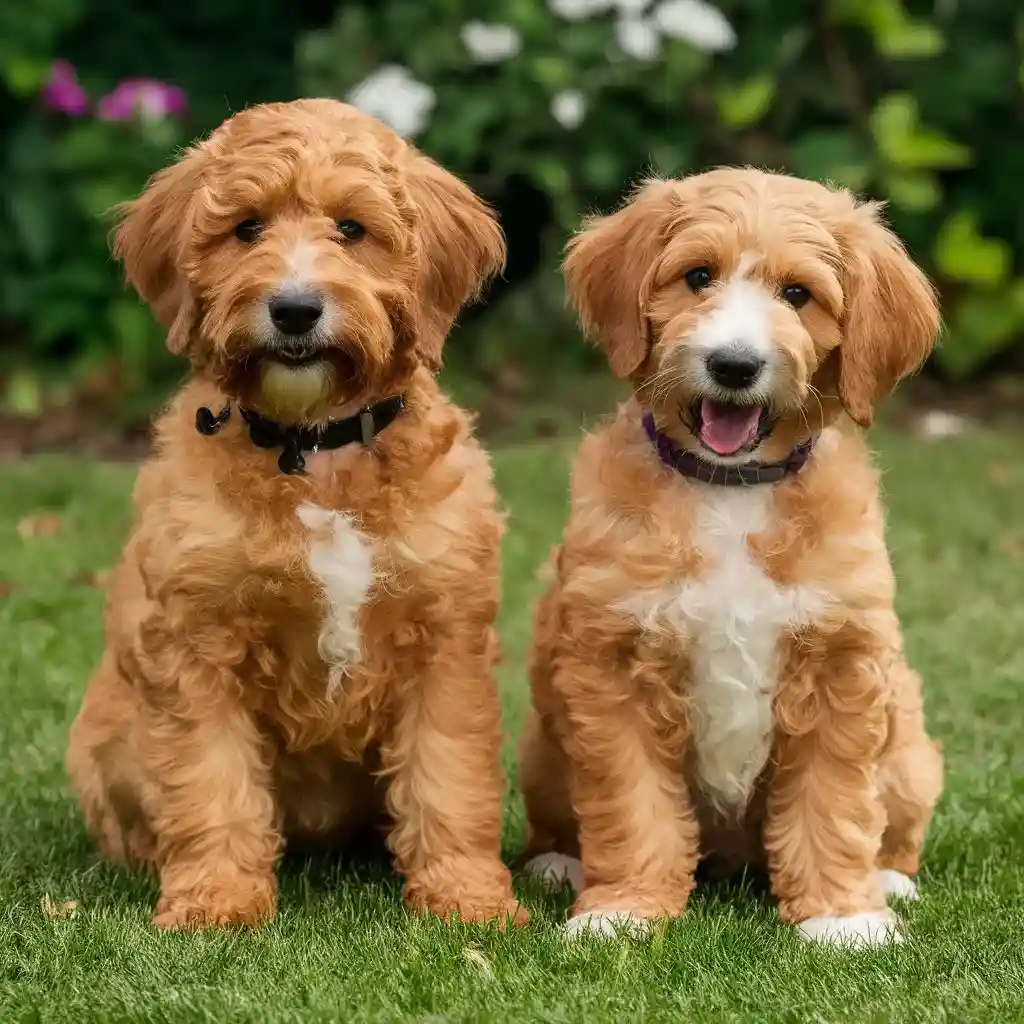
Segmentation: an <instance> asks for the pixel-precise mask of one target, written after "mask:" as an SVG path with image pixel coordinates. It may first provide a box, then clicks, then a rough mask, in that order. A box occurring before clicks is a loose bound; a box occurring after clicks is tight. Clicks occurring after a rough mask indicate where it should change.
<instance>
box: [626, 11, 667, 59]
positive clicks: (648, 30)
mask: <svg viewBox="0 0 1024 1024" xmlns="http://www.w3.org/2000/svg"><path fill="white" fill-rule="evenodd" d="M615 42H616V43H618V44H619V49H620V50H621V51H622V52H623V53H624V54H625V55H626V56H627V57H633V58H635V59H636V60H645V61H646V60H654V58H655V57H657V56H658V54H659V53H660V52H661V36H659V35H658V30H657V29H656V28H655V27H654V25H653V24H652V23H651V22H650V21H648V20H646V19H644V18H635V17H626V16H624V17H621V18H619V20H618V21H616V22H615Z"/></svg>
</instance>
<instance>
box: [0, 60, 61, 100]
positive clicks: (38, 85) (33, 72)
mask: <svg viewBox="0 0 1024 1024" xmlns="http://www.w3.org/2000/svg"><path fill="white" fill-rule="evenodd" d="M49 77H50V62H49V60H44V59H42V58H40V57H33V56H29V55H28V54H24V53H10V54H7V55H5V56H4V57H3V59H2V60H0V78H2V79H3V80H4V82H6V84H7V87H8V88H9V89H10V90H11V92H12V93H14V95H15V96H35V95H36V94H37V93H38V92H39V91H40V90H41V89H42V88H43V86H44V85H45V84H46V80H47V79H48V78H49Z"/></svg>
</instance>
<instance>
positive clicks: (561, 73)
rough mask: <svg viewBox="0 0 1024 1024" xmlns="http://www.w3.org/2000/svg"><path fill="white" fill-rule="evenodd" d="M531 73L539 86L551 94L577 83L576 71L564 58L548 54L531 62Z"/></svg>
mask: <svg viewBox="0 0 1024 1024" xmlns="http://www.w3.org/2000/svg"><path fill="white" fill-rule="evenodd" d="M530 71H531V73H532V74H533V77H534V79H535V80H536V81H537V83H538V84H539V85H542V86H543V87H544V88H545V89H547V90H548V91H549V92H558V91H559V90H560V89H567V88H568V87H569V86H571V85H573V84H575V83H576V81H577V74H576V69H575V68H574V67H573V65H572V64H571V63H570V62H569V61H567V60H566V59H565V58H564V57H556V56H554V55H552V54H547V55H545V56H542V57H534V59H533V60H532V61H530Z"/></svg>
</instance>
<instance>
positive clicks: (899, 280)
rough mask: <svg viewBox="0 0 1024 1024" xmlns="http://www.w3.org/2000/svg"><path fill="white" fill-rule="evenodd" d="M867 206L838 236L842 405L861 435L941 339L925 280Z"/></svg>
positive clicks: (876, 209)
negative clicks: (882, 404) (842, 303)
mask: <svg viewBox="0 0 1024 1024" xmlns="http://www.w3.org/2000/svg"><path fill="white" fill-rule="evenodd" d="M880 212H881V206H880V204H878V203H864V204H862V205H861V206H858V207H857V209H856V210H855V211H854V213H853V215H852V217H851V219H850V221H848V222H847V224H846V225H845V226H844V228H843V229H842V230H841V231H840V232H839V236H840V240H841V243H842V245H843V248H844V250H845V252H844V268H843V291H844V293H845V297H846V309H845V312H844V318H843V319H844V323H843V337H842V341H841V342H840V344H839V400H840V401H841V402H842V404H843V408H845V409H846V411H847V413H848V414H849V415H850V417H851V418H852V419H853V420H855V421H856V422H857V423H859V424H860V425H861V426H862V427H868V426H870V425H871V423H872V422H873V420H874V411H875V406H876V405H877V404H878V402H880V401H881V400H882V399H883V398H885V397H886V396H887V395H889V394H890V393H891V392H892V390H893V389H894V388H895V387H896V384H897V383H898V382H899V381H900V379H901V378H903V377H905V376H907V374H909V373H913V372H914V371H915V370H917V369H919V368H920V366H921V364H922V363H923V362H924V361H925V359H927V358H928V354H929V353H930V352H931V350H932V347H933V345H934V344H935V339H936V335H937V334H938V331H939V306H938V301H937V299H936V295H935V289H934V288H933V287H932V285H931V284H930V282H929V281H928V279H927V278H926V277H925V275H924V273H923V272H922V271H921V270H920V269H919V268H918V267H917V266H916V264H915V263H914V262H913V261H912V260H911V259H910V257H909V256H908V255H907V253H906V250H905V249H904V248H903V245H902V243H901V242H900V241H899V239H898V238H897V237H896V236H895V235H894V234H893V233H892V231H890V230H889V229H888V228H887V227H886V226H885V224H883V223H882V221H881V219H880V216H879V215H880Z"/></svg>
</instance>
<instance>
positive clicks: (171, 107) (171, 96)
mask: <svg viewBox="0 0 1024 1024" xmlns="http://www.w3.org/2000/svg"><path fill="white" fill-rule="evenodd" d="M187 110H188V101H187V100H186V99H185V94H184V93H183V92H182V91H181V89H179V88H178V87H177V86H176V85H168V84H167V83H166V82H160V81H157V79H155V78H125V79H122V80H121V81H120V82H118V83H117V86H116V88H115V89H114V91H113V92H108V93H107V95H106V96H103V97H102V98H101V99H100V101H99V102H98V103H97V104H96V116H97V117H98V118H99V119H100V120H101V121H130V120H131V119H132V118H133V117H135V116H136V114H139V115H141V116H142V117H145V118H152V119H153V120H160V119H161V118H164V117H182V116H183V115H184V114H185V113H186V111H187Z"/></svg>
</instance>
